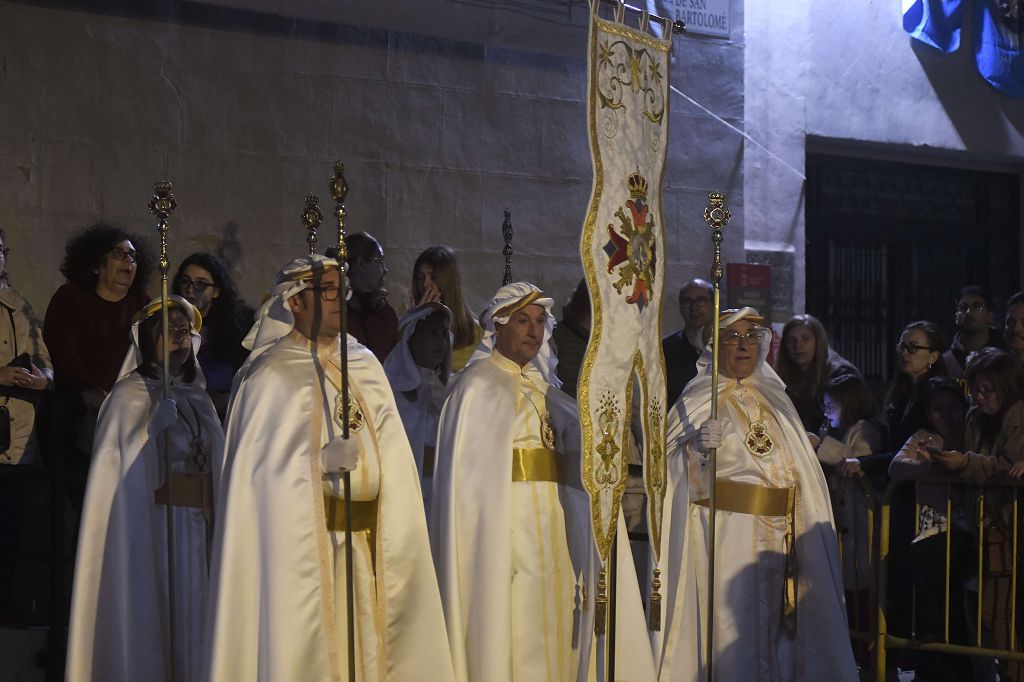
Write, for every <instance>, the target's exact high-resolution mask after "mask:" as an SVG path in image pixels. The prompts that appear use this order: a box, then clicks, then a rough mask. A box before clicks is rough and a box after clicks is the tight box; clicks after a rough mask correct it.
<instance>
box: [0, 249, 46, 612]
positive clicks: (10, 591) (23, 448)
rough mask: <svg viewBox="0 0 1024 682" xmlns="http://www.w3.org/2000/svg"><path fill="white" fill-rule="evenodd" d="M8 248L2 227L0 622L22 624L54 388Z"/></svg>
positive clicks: (0, 289)
mask: <svg viewBox="0 0 1024 682" xmlns="http://www.w3.org/2000/svg"><path fill="white" fill-rule="evenodd" d="M10 252H11V249H10V248H9V247H8V246H7V235H5V234H4V231H3V229H0V517H2V518H3V519H4V522H3V523H2V524H0V547H3V548H5V555H6V556H7V558H6V560H5V561H2V562H0V620H3V621H4V622H20V621H21V620H22V618H23V616H24V614H23V613H19V612H18V607H16V606H15V602H16V601H18V600H16V599H15V585H16V584H17V580H16V576H17V574H18V572H19V570H22V571H25V570H27V569H26V568H24V566H23V564H22V557H23V554H22V551H21V546H22V538H23V537H28V536H30V535H31V534H32V532H31V530H29V528H28V526H27V524H28V523H29V518H30V514H31V513H32V512H31V505H30V497H31V495H32V494H33V491H34V490H36V489H35V488H33V487H32V484H31V483H30V481H31V480H32V478H34V477H33V475H32V473H33V471H34V470H38V469H37V466H36V465H37V464H38V462H39V454H38V451H39V448H38V446H37V445H36V438H35V421H36V404H37V402H38V401H39V399H40V398H41V397H42V395H43V393H44V392H46V391H48V390H50V389H51V388H52V387H53V370H52V369H51V365H50V354H49V352H47V350H46V344H45V343H43V336H42V333H41V332H40V330H39V321H38V320H37V319H36V317H35V315H34V314H33V313H32V306H31V305H29V302H28V301H27V300H26V299H25V297H24V296H22V295H21V293H20V292H18V290H17V289H14V288H12V287H11V284H10V281H9V279H8V276H7V258H8V256H9V255H10ZM20 603H21V604H25V603H26V602H25V600H24V599H22V600H20Z"/></svg>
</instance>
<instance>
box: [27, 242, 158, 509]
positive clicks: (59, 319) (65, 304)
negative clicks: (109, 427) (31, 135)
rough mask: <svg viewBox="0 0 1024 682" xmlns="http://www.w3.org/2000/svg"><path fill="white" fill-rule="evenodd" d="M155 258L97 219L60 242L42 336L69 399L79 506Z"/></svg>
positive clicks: (72, 483)
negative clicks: (99, 425) (60, 281)
mask: <svg viewBox="0 0 1024 682" xmlns="http://www.w3.org/2000/svg"><path fill="white" fill-rule="evenodd" d="M152 267H153V260H152V258H151V256H150V253H149V251H148V249H147V247H146V244H145V242H144V240H142V239H140V238H139V237H136V236H133V235H130V234H128V233H127V232H125V231H124V230H122V229H120V228H117V227H111V226H110V225H104V224H96V225H93V226H92V227H90V228H88V229H87V230H85V232H82V233H81V234H79V235H77V236H75V237H73V238H72V239H71V241H69V242H68V244H67V246H66V247H65V253H64V262H63V263H61V266H60V271H61V274H63V275H64V277H65V278H66V279H67V282H66V283H65V284H64V285H62V286H61V287H60V288H59V289H57V291H56V293H54V295H53V298H51V299H50V305H49V307H47V309H46V318H45V321H44V322H43V340H44V341H45V342H46V347H47V348H48V349H49V350H50V358H51V359H52V360H53V373H54V379H55V382H56V390H57V393H58V394H59V395H60V396H62V397H63V398H65V399H66V400H67V405H66V409H67V415H66V420H65V423H66V424H67V428H68V429H69V431H68V434H69V440H70V443H69V444H68V445H69V446H71V447H69V450H71V449H77V450H78V452H77V456H75V457H73V458H71V459H69V461H68V480H69V491H68V492H69V495H70V497H71V500H72V503H73V504H74V505H75V506H76V508H78V507H80V506H81V502H82V494H83V492H84V488H85V476H86V474H87V472H88V467H89V456H90V453H91V451H92V438H93V430H94V429H95V426H96V417H97V415H98V413H99V409H100V405H101V404H102V403H103V400H104V398H106V397H107V394H108V393H109V392H110V389H111V388H112V387H113V386H114V382H115V381H116V380H117V374H118V370H120V368H121V361H122V360H123V359H124V355H125V353H126V352H127V351H128V347H129V346H130V345H131V327H132V316H133V315H134V314H135V312H136V311H137V310H139V309H140V308H142V307H143V306H144V305H146V302H147V301H148V300H149V296H148V295H147V294H146V284H147V282H148V280H149V275H150V272H151V271H152Z"/></svg>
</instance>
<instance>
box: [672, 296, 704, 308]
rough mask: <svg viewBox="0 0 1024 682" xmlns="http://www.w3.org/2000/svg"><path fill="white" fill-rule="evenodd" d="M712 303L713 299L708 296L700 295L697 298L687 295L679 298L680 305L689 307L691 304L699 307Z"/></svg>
mask: <svg viewBox="0 0 1024 682" xmlns="http://www.w3.org/2000/svg"><path fill="white" fill-rule="evenodd" d="M710 304H711V299H710V298H708V297H707V296H698V297H697V298H690V297H688V296H687V297H685V298H681V299H679V305H680V306H681V307H683V308H689V307H691V306H694V307H697V308H704V307H706V306H708V305H710Z"/></svg>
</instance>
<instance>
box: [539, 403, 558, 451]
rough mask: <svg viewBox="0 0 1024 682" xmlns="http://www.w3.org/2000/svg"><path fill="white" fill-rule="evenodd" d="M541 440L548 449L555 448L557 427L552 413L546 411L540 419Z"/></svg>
mask: <svg viewBox="0 0 1024 682" xmlns="http://www.w3.org/2000/svg"><path fill="white" fill-rule="evenodd" d="M540 440H541V442H542V443H543V444H544V447H546V448H547V449H548V450H554V449H555V427H554V425H553V424H552V422H551V414H550V413H549V412H545V413H544V417H543V418H542V419H541V420H540Z"/></svg>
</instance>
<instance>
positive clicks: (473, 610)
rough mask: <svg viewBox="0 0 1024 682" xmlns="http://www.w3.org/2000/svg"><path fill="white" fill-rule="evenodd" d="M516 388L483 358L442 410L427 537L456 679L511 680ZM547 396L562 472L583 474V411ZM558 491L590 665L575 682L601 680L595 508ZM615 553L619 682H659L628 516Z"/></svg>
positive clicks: (576, 641)
mask: <svg viewBox="0 0 1024 682" xmlns="http://www.w3.org/2000/svg"><path fill="white" fill-rule="evenodd" d="M517 382H518V377H516V376H515V375H513V374H510V373H508V372H505V371H504V370H502V369H501V368H499V367H498V366H496V365H495V364H493V363H491V362H488V361H487V360H486V358H485V357H484V358H481V359H479V360H477V361H474V362H473V363H472V364H470V365H469V366H468V367H466V369H464V370H462V371H461V372H459V374H457V375H456V379H455V382H454V385H453V387H452V391H451V393H450V395H449V397H448V400H447V401H446V403H445V406H444V409H443V410H442V412H441V425H440V429H439V432H438V445H437V467H436V469H435V473H434V495H433V503H432V508H431V527H430V532H431V543H432V546H433V549H434V559H435V562H436V564H437V575H438V580H439V583H440V586H441V595H442V601H443V603H444V606H445V619H446V621H447V623H448V635H449V639H450V641H451V647H452V661H453V665H454V666H455V676H456V679H457V680H459V682H466V681H470V682H508V681H509V680H510V679H511V665H510V663H509V662H510V661H511V659H512V631H513V628H512V604H511V582H512V576H511V566H512V557H511V537H510V533H511V512H512V509H511V497H512V495H511V493H512V475H511V461H512V459H511V458H512V444H513V437H514V434H513V428H514V418H513V417H514V415H515V413H516V402H515V401H516V395H517V392H518V390H519V386H518V383H517ZM546 397H547V410H548V412H549V413H550V414H551V416H552V420H553V422H554V427H555V430H556V441H557V442H558V443H559V444H560V445H559V450H562V451H563V452H562V453H560V454H564V456H565V457H566V459H567V460H569V461H568V462H566V465H565V466H564V467H560V470H562V471H569V472H578V471H579V447H580V427H579V421H578V418H577V416H576V415H577V410H576V404H575V402H574V401H573V400H572V399H571V398H569V397H568V396H566V395H565V394H564V393H563V392H562V391H560V390H558V389H557V388H554V387H551V386H549V387H548V389H547V396H546ZM576 476H577V477H578V473H576ZM558 492H559V498H560V500H561V506H562V508H563V509H564V510H565V525H566V531H567V533H568V538H567V539H568V544H569V554H570V557H571V560H572V564H573V569H574V571H575V573H576V576H577V580H579V582H580V583H581V585H582V595H583V600H582V604H581V605H580V609H579V613H578V614H576V616H575V617H574V623H575V626H574V634H573V642H572V645H573V649H574V650H575V652H578V655H579V660H581V661H584V664H583V665H581V666H580V667H579V674H578V678H577V679H578V680H579V682H583V681H585V680H604V679H605V676H604V669H603V668H604V666H603V649H604V638H603V637H602V638H600V639H599V640H598V642H597V645H596V646H595V637H594V605H595V604H594V597H595V595H596V594H597V572H598V570H599V568H600V562H599V559H598V554H597V548H596V546H595V543H594V540H593V534H592V533H591V530H590V502H589V498H588V497H587V494H586V493H585V492H584V491H583V490H582V488H581V487H579V482H578V480H577V483H576V485H575V486H568V485H559V486H558ZM617 547H618V553H617V557H618V561H617V565H618V574H617V577H618V580H617V582H616V586H617V601H618V610H617V628H616V633H617V644H616V651H617V652H618V653H617V656H616V676H615V679H616V680H629V681H631V682H643V681H649V680H653V679H654V666H653V661H652V658H651V652H650V644H649V642H648V639H647V635H646V633H647V628H646V624H645V620H644V615H643V607H642V605H641V601H640V593H639V584H638V582H637V578H636V571H635V568H634V566H633V559H632V555H631V553H630V549H629V541H628V540H627V535H626V528H625V523H624V522H623V520H622V517H621V515H620V517H619V541H618V543H617Z"/></svg>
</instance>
